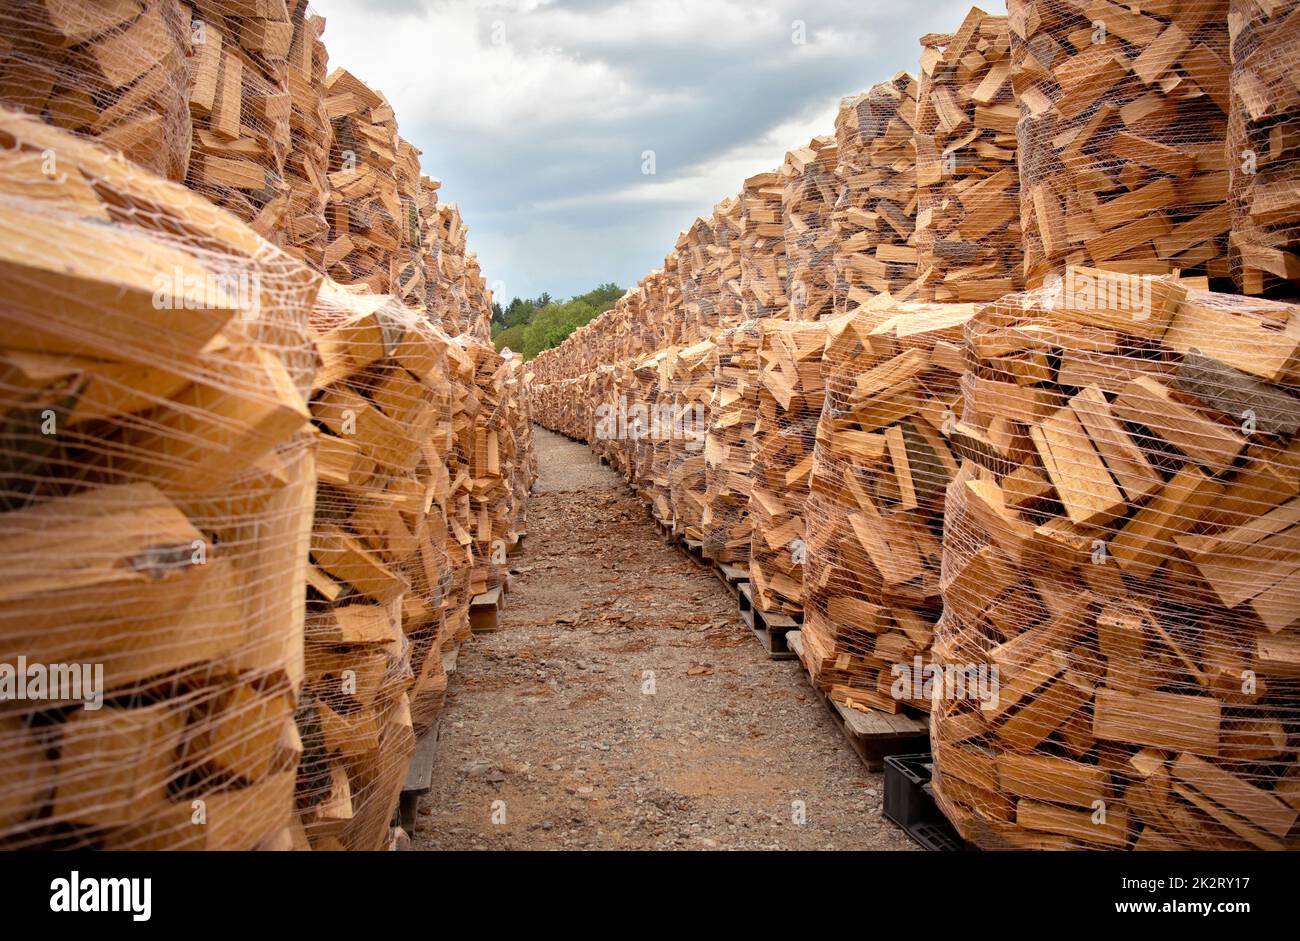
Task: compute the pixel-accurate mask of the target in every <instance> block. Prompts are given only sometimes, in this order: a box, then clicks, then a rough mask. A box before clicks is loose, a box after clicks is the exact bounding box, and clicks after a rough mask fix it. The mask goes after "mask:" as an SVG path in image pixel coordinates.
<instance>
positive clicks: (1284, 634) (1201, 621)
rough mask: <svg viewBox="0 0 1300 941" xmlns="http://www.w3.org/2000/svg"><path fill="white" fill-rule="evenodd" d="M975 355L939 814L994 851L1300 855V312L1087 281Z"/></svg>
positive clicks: (985, 318) (990, 334)
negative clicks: (1299, 522) (1295, 738)
mask: <svg viewBox="0 0 1300 941" xmlns="http://www.w3.org/2000/svg"><path fill="white" fill-rule="evenodd" d="M1201 280H1202V283H1203V279H1201ZM966 355H967V358H968V362H969V363H971V365H972V366H973V371H971V372H970V373H968V375H967V376H966V377H965V380H964V385H965V392H966V394H965V413H964V415H963V419H962V421H961V422H960V423H958V424H957V425H956V426H955V427H954V428H953V432H952V435H951V439H952V441H953V442H954V443H960V447H959V449H960V451H961V452H962V453H963V456H964V457H965V458H966V461H965V463H964V464H963V466H962V469H961V471H960V472H959V474H958V476H957V478H956V479H955V480H954V481H953V484H952V486H951V487H950V488H949V491H948V501H947V519H946V523H945V525H946V532H945V536H944V543H943V552H944V561H943V573H944V582H943V585H942V591H943V600H944V614H943V618H942V620H941V621H940V624H939V628H938V631H937V633H936V638H935V650H936V652H937V653H939V654H940V656H941V659H942V665H943V667H944V669H945V670H951V671H952V673H953V674H954V676H955V677H957V678H960V679H964V680H965V681H966V682H965V689H964V695H961V694H959V692H960V691H957V684H955V683H954V684H953V689H945V690H944V691H943V692H944V693H945V694H946V695H942V696H941V697H940V699H939V703H940V704H939V706H938V709H937V712H936V714H935V724H934V730H933V739H934V747H935V760H936V773H937V778H936V786H935V790H936V793H937V794H938V795H939V799H940V802H941V805H942V807H943V809H944V811H945V812H946V813H947V814H948V816H949V817H950V818H951V819H952V820H953V821H954V822H955V823H956V824H957V826H958V829H960V830H961V831H962V833H963V834H964V835H965V836H966V837H967V838H968V839H971V840H974V841H975V842H977V843H979V844H980V845H983V846H989V847H1079V848H1116V849H1122V848H1140V849H1166V848H1192V847H1195V848H1198V849H1209V848H1213V849H1251V848H1259V849H1281V848H1291V849H1294V848H1296V847H1297V846H1300V831H1298V830H1297V827H1296V821H1297V818H1300V797H1297V793H1298V787H1300V768H1298V767H1297V763H1296V750H1295V748H1294V745H1293V743H1292V742H1291V741H1290V736H1291V733H1292V731H1293V730H1294V729H1295V728H1296V727H1297V724H1298V723H1300V707H1298V706H1297V704H1298V703H1300V633H1298V631H1297V624H1296V622H1297V620H1300V591H1298V590H1297V582H1296V578H1295V573H1296V572H1297V571H1300V548H1298V546H1300V542H1298V541H1297V536H1298V535H1300V530H1297V527H1296V519H1297V507H1298V506H1300V502H1298V496H1300V484H1298V481H1300V449H1298V448H1297V438H1296V432H1297V429H1300V398H1298V397H1297V393H1298V392H1300V370H1298V368H1297V363H1300V307H1297V306H1295V305H1291V304H1284V303H1279V302H1274V301H1266V300H1254V299H1249V298H1242V297H1235V296H1229V295H1224V294H1215V293H1211V292H1209V291H1206V290H1200V289H1198V288H1197V287H1195V282H1193V283H1192V284H1187V283H1183V282H1180V281H1178V280H1176V279H1174V278H1170V277H1163V278H1158V279H1143V278H1136V277H1134V276H1131V275H1126V274H1113V273H1109V272H1104V271H1097V270H1095V269H1083V268H1071V269H1069V270H1068V273H1067V278H1066V282H1065V284H1064V286H1063V288H1055V289H1043V290H1040V291H1037V292H1031V293H1029V294H1027V295H1013V296H1010V297H1007V298H1003V299H1002V300H1000V301H999V302H998V303H997V304H994V305H990V306H989V307H987V308H986V309H984V310H983V311H981V312H980V314H979V315H978V316H977V317H976V318H975V319H974V320H973V321H972V322H971V324H970V325H969V327H968V329H967V343H966ZM994 668H996V669H997V670H998V673H997V675H996V677H993V676H992V675H991V671H992V670H993V669H994ZM993 681H995V682H993ZM972 688H974V689H975V691H976V692H977V693H979V694H980V695H971V691H972ZM986 694H987V695H986Z"/></svg>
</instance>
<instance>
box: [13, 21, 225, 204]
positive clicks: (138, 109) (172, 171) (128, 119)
mask: <svg viewBox="0 0 1300 941" xmlns="http://www.w3.org/2000/svg"><path fill="white" fill-rule="evenodd" d="M189 51H190V35H189V17H188V8H187V7H185V6H183V5H182V4H181V3H179V2H177V0H140V2H129V3H111V4H94V3H78V2H74V0H10V2H8V3H6V4H5V8H4V10H3V12H0V52H2V53H3V55H0V102H3V103H4V104H7V105H9V106H11V107H14V108H18V109H21V110H23V111H26V112H28V113H29V114H33V115H36V116H38V117H40V118H42V119H44V120H45V121H46V122H48V123H49V124H51V125H53V126H55V127H59V128H63V129H64V130H67V131H72V132H74V133H77V134H81V135H84V136H87V137H94V138H97V139H99V140H100V141H102V142H103V144H104V145H105V146H106V147H108V148H110V149H115V150H120V151H122V152H123V153H124V154H126V156H127V158H128V159H130V160H132V161H134V162H135V163H137V164H139V165H140V166H142V167H144V168H145V169H147V170H150V171H152V172H153V173H156V174H158V175H159V176H164V177H167V178H168V179H171V180H178V181H179V180H184V179H185V174H186V171H187V169H188V167H189V160H190V115H189V106H188V105H187V95H186V56H187V55H188V54H189ZM237 99H238V94H237V93H236V100H237ZM237 107H238V106H237V105H236V108H237ZM235 119H236V122H237V121H238V115H237V114H236V116H235ZM236 136H238V135H237V134H236ZM48 172H49V173H50V174H51V175H57V173H58V170H57V167H51V168H50V169H49V171H48Z"/></svg>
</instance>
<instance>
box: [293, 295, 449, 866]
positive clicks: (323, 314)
mask: <svg viewBox="0 0 1300 941" xmlns="http://www.w3.org/2000/svg"><path fill="white" fill-rule="evenodd" d="M312 328H313V333H314V335H315V339H316V346H317V349H318V350H319V351H320V354H321V359H322V365H321V369H320V372H319V373H318V374H317V376H316V381H315V384H314V390H315V391H314V394H313V398H312V404H311V410H312V417H313V419H314V421H315V423H316V425H317V427H318V429H319V430H320V442H319V454H320V478H321V481H320V489H319V492H318V494H317V499H316V521H315V526H314V530H313V533H312V562H313V567H312V570H311V573H310V576H309V585H310V593H309V598H308V621H307V687H306V689H305V691H304V694H303V697H302V701H301V702H300V704H299V710H298V720H299V727H300V730H301V732H302V737H303V744H304V756H303V763H302V767H301V769H300V772H299V779H298V803H299V807H300V813H301V821H302V825H303V830H304V836H305V838H306V840H307V841H308V843H309V844H310V845H311V846H312V847H313V848H317V849H377V848H379V847H380V846H381V845H382V844H383V842H384V840H385V838H386V836H387V832H388V823H389V819H390V817H391V816H392V811H393V808H394V807H395V806H396V801H397V794H398V790H399V789H400V787H401V784H402V781H403V779H404V777H405V774H406V765H407V761H408V759H409V757H410V754H411V751H412V749H413V747H414V742H415V738H414V720H413V716H412V698H413V697H420V698H424V699H426V700H427V698H428V697H430V696H432V697H433V705H432V708H433V709H434V710H435V711H436V707H437V705H438V704H440V693H441V688H442V687H444V686H445V679H444V678H443V677H442V676H441V670H442V666H441V652H440V650H439V649H438V646H439V644H438V638H439V635H440V632H441V630H442V620H443V616H444V612H443V601H444V596H445V594H446V592H447V590H448V587H449V580H450V577H451V572H450V562H449V559H448V555H447V552H446V534H445V531H444V525H445V524H444V522H443V515H442V513H441V512H439V509H440V508H435V509H434V511H433V512H430V507H431V506H434V505H436V504H438V503H439V501H445V500H446V499H447V496H448V491H449V487H450V482H449V480H448V477H447V461H448V446H449V443H450V429H451V389H450V384H449V379H448V369H449V367H448V348H449V346H450V345H451V344H450V342H449V341H448V340H447V338H446V336H445V335H444V334H442V333H441V332H440V331H439V330H437V328H435V327H433V326H432V325H431V324H429V323H428V321H427V320H426V319H425V318H424V317H423V316H422V314H420V313H419V312H417V311H415V310H412V309H410V308H407V307H404V306H403V305H402V304H401V303H400V302H399V301H398V300H397V298H395V297H393V296H391V295H380V294H369V293H363V292H362V290H361V289H359V288H356V287H354V288H353V289H352V290H351V291H349V290H347V289H346V288H344V287H340V286H333V285H327V287H326V289H325V290H323V291H322V293H321V297H320V299H319V300H318V301H317V304H316V307H315V309H314V310H313V311H312ZM422 706H424V707H425V708H430V707H429V705H428V704H427V702H426V703H422Z"/></svg>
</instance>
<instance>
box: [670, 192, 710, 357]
mask: <svg viewBox="0 0 1300 941" xmlns="http://www.w3.org/2000/svg"><path fill="white" fill-rule="evenodd" d="M715 249H716V239H715V236H714V232H713V219H712V217H710V218H708V219H705V218H703V217H701V218H699V219H696V220H695V223H694V224H693V225H692V226H691V227H690V229H688V230H687V231H686V232H683V233H682V234H681V235H680V236H679V237H678V239H677V256H678V258H679V262H678V269H677V275H678V282H679V286H680V291H681V317H682V335H683V338H684V339H685V340H686V341H692V340H697V339H701V338H704V337H708V336H711V335H712V333H713V331H714V329H715V328H716V327H717V324H718V261H719V259H718V253H717V252H716V251H715Z"/></svg>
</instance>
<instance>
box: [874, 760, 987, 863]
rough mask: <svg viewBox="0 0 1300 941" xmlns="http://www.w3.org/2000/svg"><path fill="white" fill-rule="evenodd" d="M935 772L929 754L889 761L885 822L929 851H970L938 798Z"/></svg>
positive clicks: (887, 765)
mask: <svg viewBox="0 0 1300 941" xmlns="http://www.w3.org/2000/svg"><path fill="white" fill-rule="evenodd" d="M933 769H934V759H933V758H932V757H931V755H930V753H929V752H924V753H918V754H914V755H889V756H888V757H886V758H885V808H884V811H885V819H887V820H889V821H890V822H892V823H894V824H896V825H897V826H898V827H900V828H901V829H902V830H903V832H904V833H906V834H907V835H908V836H910V837H911V838H912V839H913V840H915V841H916V842H917V843H918V844H920V845H921V846H922V847H924V848H925V849H927V850H935V851H944V852H949V851H957V850H966V849H969V848H970V847H969V846H968V845H967V844H966V842H965V841H964V840H962V838H961V837H960V836H959V835H958V834H957V831H956V830H955V829H954V828H953V825H952V824H951V823H949V822H948V818H946V817H945V816H944V815H943V812H942V811H940V810H939V805H938V803H937V802H936V801H935V799H934V791H933V789H932V788H931V787H930V777H931V774H932V773H933Z"/></svg>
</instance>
